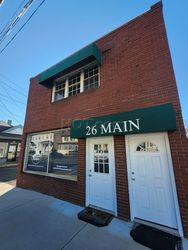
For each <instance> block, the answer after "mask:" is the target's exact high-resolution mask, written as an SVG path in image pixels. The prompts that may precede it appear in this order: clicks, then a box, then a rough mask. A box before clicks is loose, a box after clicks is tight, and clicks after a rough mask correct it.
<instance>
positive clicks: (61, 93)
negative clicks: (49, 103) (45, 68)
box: [54, 80, 65, 101]
mask: <svg viewBox="0 0 188 250" xmlns="http://www.w3.org/2000/svg"><path fill="white" fill-rule="evenodd" d="M64 97H65V80H63V81H60V82H56V83H55V93H54V100H55V101H58V100H61V99H63V98H64Z"/></svg>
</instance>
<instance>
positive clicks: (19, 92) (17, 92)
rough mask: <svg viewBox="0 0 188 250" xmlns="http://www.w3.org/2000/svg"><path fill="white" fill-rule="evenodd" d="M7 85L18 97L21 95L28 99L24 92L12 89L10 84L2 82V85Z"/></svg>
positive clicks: (0, 81)
mask: <svg viewBox="0 0 188 250" xmlns="http://www.w3.org/2000/svg"><path fill="white" fill-rule="evenodd" d="M1 83H2V84H6V86H7V87H8V88H10V89H12V90H13V91H14V92H15V93H16V94H18V95H21V96H23V97H24V98H27V96H26V95H25V94H24V93H23V92H22V91H20V90H18V89H16V88H14V87H12V86H11V85H10V84H8V83H7V82H4V81H2V80H0V84H1ZM1 86H2V85H1Z"/></svg>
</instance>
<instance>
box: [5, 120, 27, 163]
mask: <svg viewBox="0 0 188 250" xmlns="http://www.w3.org/2000/svg"><path fill="white" fill-rule="evenodd" d="M22 134H23V126H22V125H17V126H12V125H11V121H10V120H9V121H8V122H7V123H6V122H4V121H0V165H1V164H3V163H10V162H11V163H14V162H15V163H16V162H18V158H19V155H20V150H21V139H22Z"/></svg>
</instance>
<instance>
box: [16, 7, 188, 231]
mask: <svg viewBox="0 0 188 250" xmlns="http://www.w3.org/2000/svg"><path fill="white" fill-rule="evenodd" d="M96 43H97V45H98V47H99V48H100V49H101V51H102V52H103V63H102V66H101V68H100V87H99V88H96V89H94V90H89V91H86V92H84V93H80V94H78V95H76V96H73V97H69V98H67V99H65V100H61V101H58V102H55V103H51V93H52V91H51V89H48V88H46V87H44V86H42V85H40V84H38V78H37V77H35V78H33V79H31V84H30V91H29V98H28V105H27V114H26V120H25V126H24V133H25V134H27V133H31V132H38V131H44V130H51V129H57V128H62V127H67V126H69V124H70V121H71V120H72V119H86V118H89V117H92V116H100V115H106V114H111V113H118V112H122V111H130V110H133V109H136V108H144V107H150V106H154V105H159V104H164V103H169V102H171V103H173V105H174V108H175V111H176V114H177V123H178V130H177V131H176V132H173V133H169V139H170V145H171V152H172V159H173V164H174V172H175V178H176V183H177V190H178V198H179V203H180V207H181V216H182V219H183V224H184V225H183V226H184V232H185V234H186V236H188V184H187V183H188V172H187V171H188V168H187V163H188V153H187V152H188V143H187V140H186V139H185V131H184V128H183V124H182V116H181V107H180V103H179V97H178V93H177V87H176V82H175V77H174V72H173V67H172V62H171V57H170V52H169V47H168V41H167V36H166V31H165V26H164V20H163V16H162V6H161V3H158V4H156V5H155V6H153V7H152V8H151V10H150V11H148V12H146V13H144V14H142V15H141V16H139V17H137V18H135V19H134V20H132V21H130V22H129V23H127V24H126V25H123V26H122V27H120V28H118V29H116V30H115V31H113V32H111V33H109V34H107V35H106V36H104V37H102V38H101V39H99V40H97V41H96ZM24 138H25V137H24ZM84 143H85V141H84V140H80V142H79V147H80V149H81V150H79V151H81V152H80V153H79V172H78V182H71V181H66V180H59V179H53V178H49V177H40V176H36V175H35V176H33V175H31V174H25V173H23V172H22V166H23V157H24V150H23V151H22V154H21V160H20V164H19V173H18V182H17V185H18V186H22V187H29V188H33V189H36V190H38V191H41V192H44V193H48V194H51V195H54V196H57V197H60V198H63V199H67V200H70V201H72V202H75V203H79V204H84V199H85V170H84V169H85V144H84ZM24 144H25V139H23V145H24ZM115 150H116V155H115V157H116V159H115V161H116V174H117V180H116V182H117V200H118V212H119V215H120V216H121V217H125V218H128V217H129V205H128V191H127V190H128V187H127V183H124V184H122V182H123V175H124V182H127V179H126V178H127V172H126V165H125V164H126V163H125V162H124V160H125V158H124V157H125V156H123V154H124V153H125V152H124V150H125V149H124V142H123V139H122V138H120V137H115ZM120 150H121V152H122V153H120V152H119V151H120ZM118 152H119V153H118Z"/></svg>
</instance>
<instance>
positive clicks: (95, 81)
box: [84, 66, 99, 90]
mask: <svg viewBox="0 0 188 250" xmlns="http://www.w3.org/2000/svg"><path fill="white" fill-rule="evenodd" d="M98 73H99V72H98V66H94V67H93V66H92V67H90V68H88V69H85V70H84V90H87V89H91V88H96V87H97V86H98V85H99V74H98Z"/></svg>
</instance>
